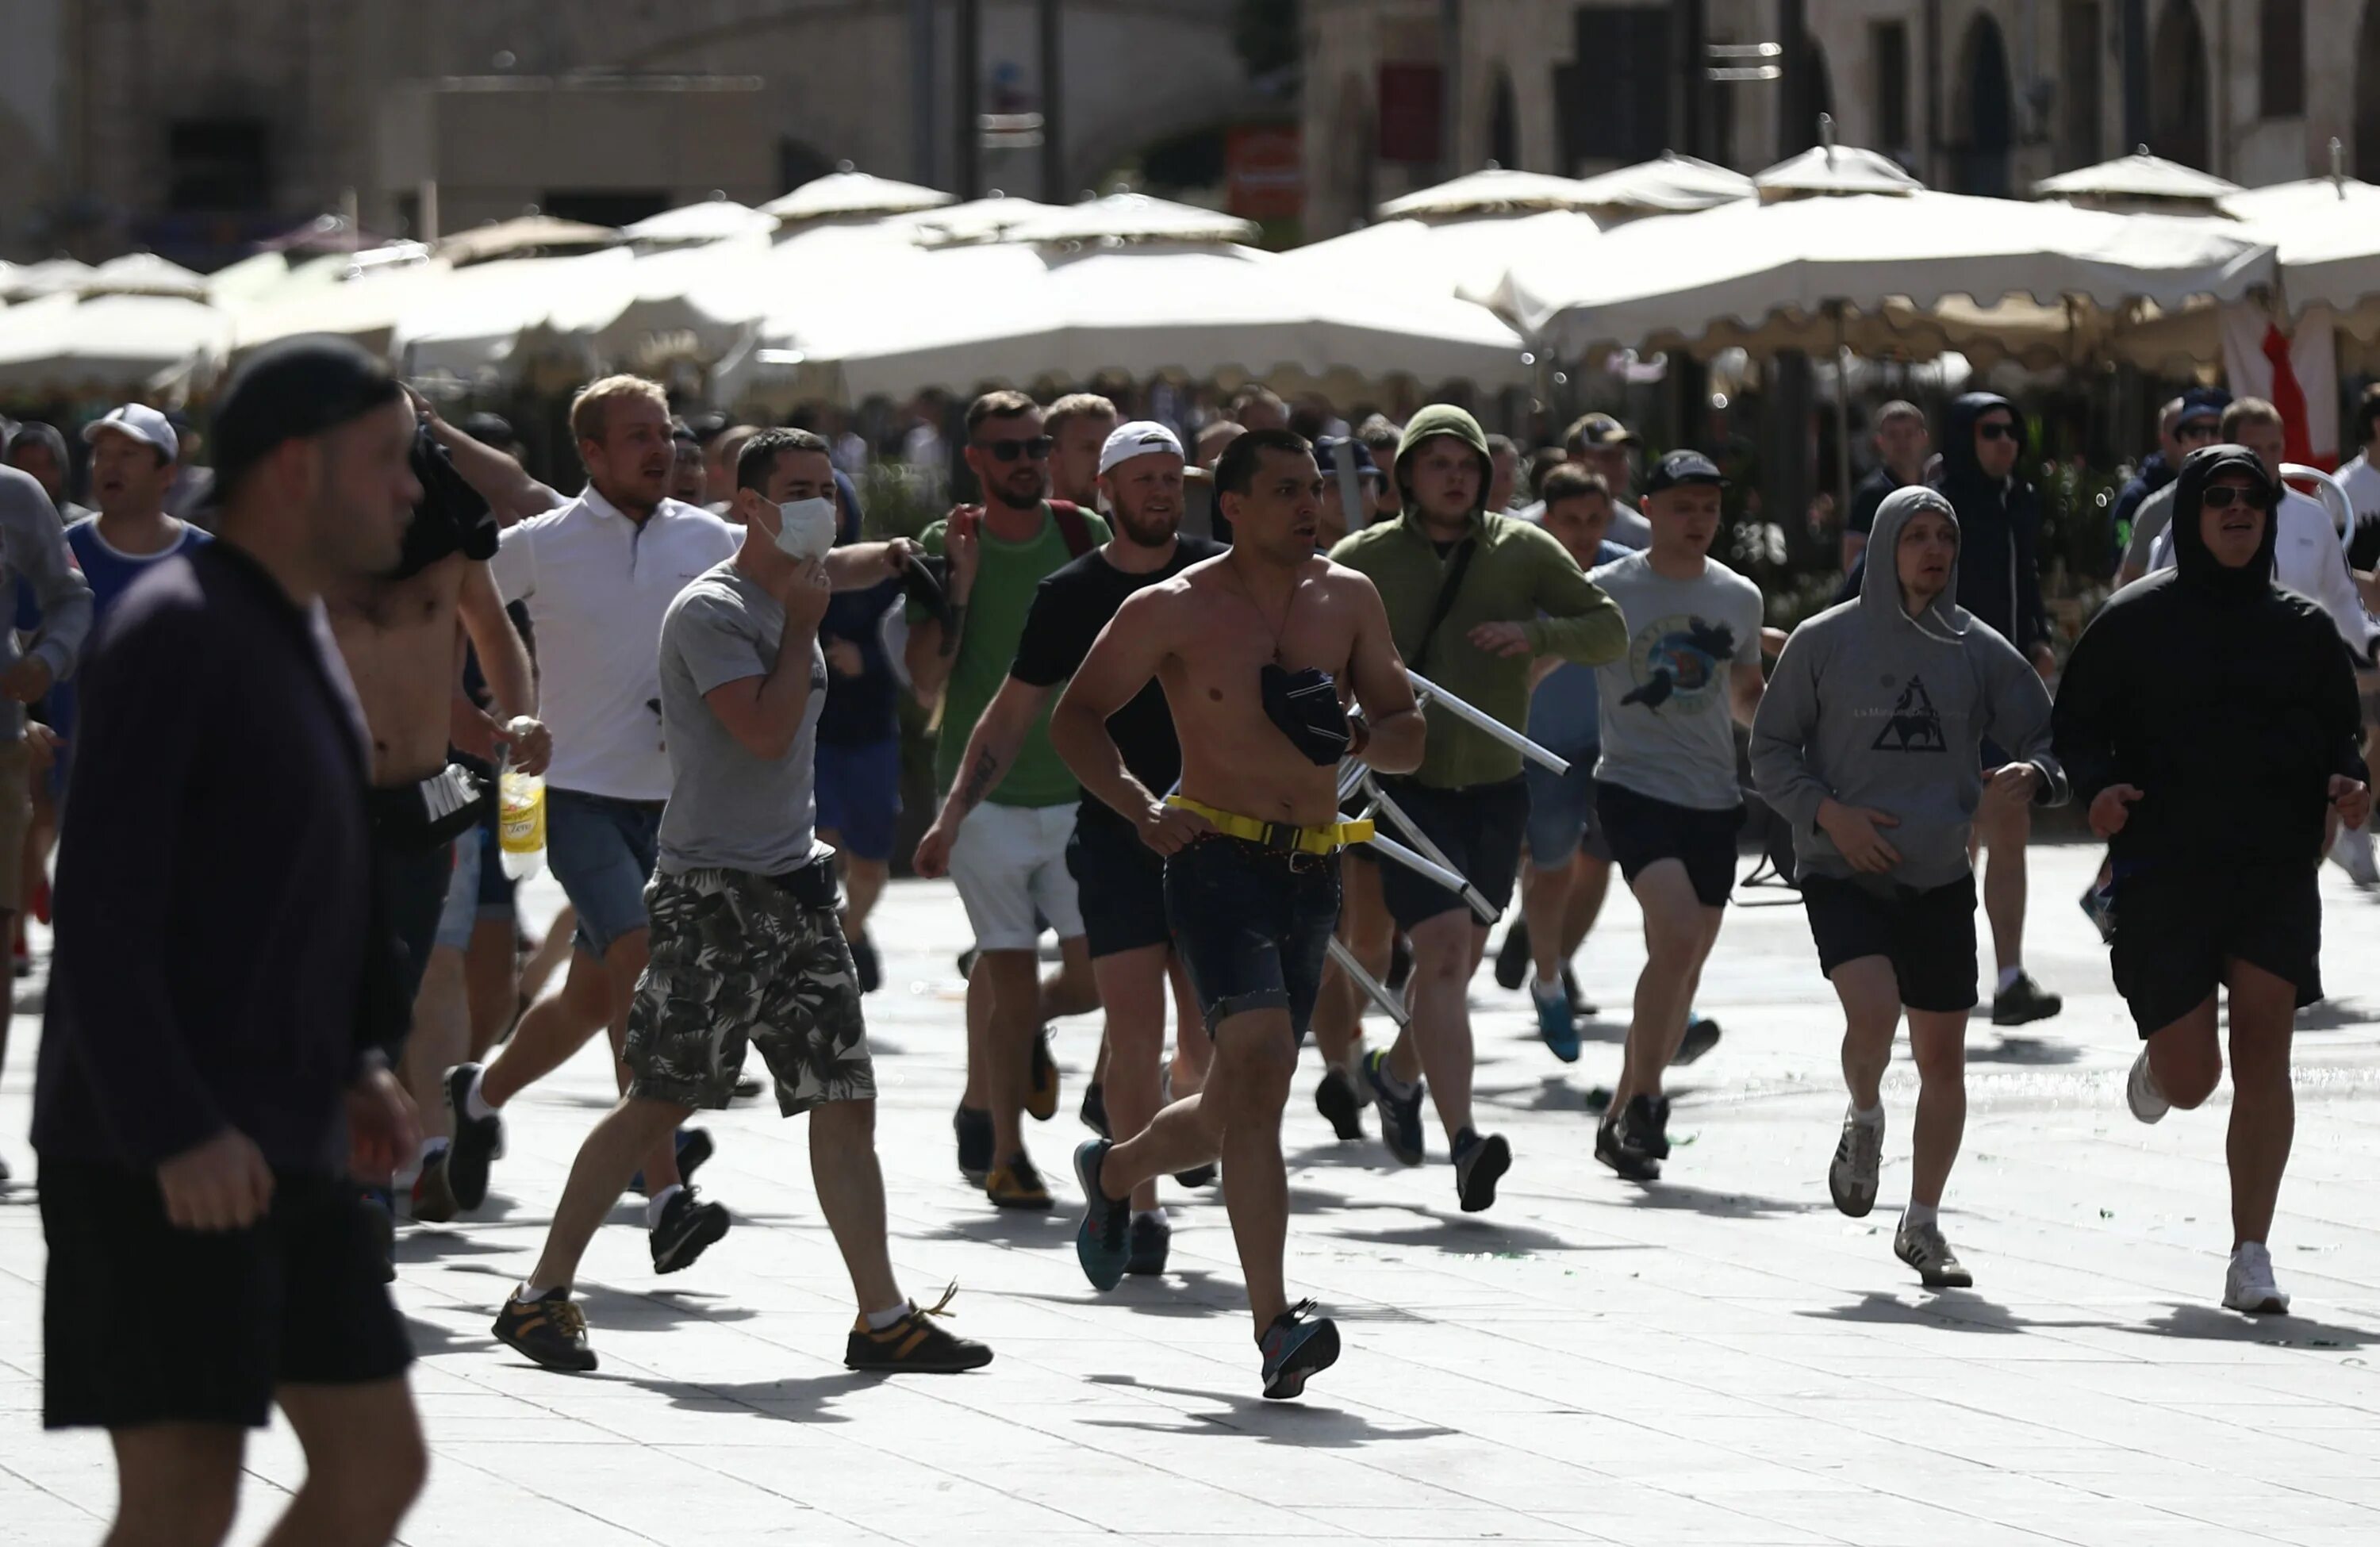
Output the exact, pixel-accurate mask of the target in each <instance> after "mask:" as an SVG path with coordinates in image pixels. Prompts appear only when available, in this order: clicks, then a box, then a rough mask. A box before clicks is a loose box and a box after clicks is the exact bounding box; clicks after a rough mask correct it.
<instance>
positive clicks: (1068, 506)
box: [1050, 500, 1099, 558]
mask: <svg viewBox="0 0 2380 1547" xmlns="http://www.w3.org/2000/svg"><path fill="white" fill-rule="evenodd" d="M1050 519H1051V520H1053V521H1055V522H1057V523H1058V535H1059V536H1061V537H1062V538H1064V539H1065V540H1066V552H1067V553H1069V554H1073V555H1074V556H1075V557H1076V558H1081V557H1082V556H1083V555H1084V554H1087V553H1089V552H1090V551H1091V550H1092V549H1094V548H1096V547H1098V546H1099V540H1098V539H1097V538H1095V537H1093V536H1092V535H1091V524H1090V523H1089V522H1088V521H1086V520H1084V519H1083V507H1082V506H1078V505H1076V504H1075V502H1074V501H1072V500H1051V501H1050Z"/></svg>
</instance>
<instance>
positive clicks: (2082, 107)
mask: <svg viewBox="0 0 2380 1547" xmlns="http://www.w3.org/2000/svg"><path fill="white" fill-rule="evenodd" d="M2102 57H2103V56H2102V55H2101V53H2100V50H2099V4H2098V0H2070V3H2069V4H2068V5H2067V6H2064V7H2063V8H2062V9H2061V10H2060V11H2059V13H2058V98H2059V109H2060V110H2059V113H2058V164H2059V165H2060V166H2063V167H2075V166H2088V165H2090V164H2093V163H2094V162H2096V161H2097V160H2098V159H2099V114H2100V111H2101V105H2100V97H2099V72H2100V69H2101V63H2100V61H2101V59H2102Z"/></svg>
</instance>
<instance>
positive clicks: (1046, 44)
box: [1040, 0, 1073, 204]
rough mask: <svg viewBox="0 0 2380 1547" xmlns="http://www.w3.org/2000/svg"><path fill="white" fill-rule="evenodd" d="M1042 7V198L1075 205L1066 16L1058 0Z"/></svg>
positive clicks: (1047, 0) (1044, 0) (1043, 2)
mask: <svg viewBox="0 0 2380 1547" xmlns="http://www.w3.org/2000/svg"><path fill="white" fill-rule="evenodd" d="M1040 3H1041V18H1040V21H1041V198H1042V201H1043V202H1045V203H1050V204H1065V203H1071V202H1072V201H1073V192H1072V190H1071V189H1068V188H1067V187H1066V116H1065V100H1066V67H1065V60H1064V58H1063V57H1062V55H1063V53H1064V36H1063V25H1062V24H1063V22H1064V19H1065V18H1064V13H1063V12H1062V10H1061V9H1060V7H1059V3H1058V0H1040Z"/></svg>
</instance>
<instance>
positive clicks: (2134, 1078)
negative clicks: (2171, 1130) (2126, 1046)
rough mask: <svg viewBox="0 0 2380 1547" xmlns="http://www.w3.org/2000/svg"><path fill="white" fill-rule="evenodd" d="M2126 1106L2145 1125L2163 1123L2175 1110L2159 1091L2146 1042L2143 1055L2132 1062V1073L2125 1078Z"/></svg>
mask: <svg viewBox="0 0 2380 1547" xmlns="http://www.w3.org/2000/svg"><path fill="white" fill-rule="evenodd" d="M2124 1104H2125V1105H2126V1106H2129V1107H2131V1109H2132V1115H2133V1116H2135V1117H2137V1118H2139V1119H2140V1120H2141V1121H2142V1122H2143V1123H2155V1122H2161V1121H2163V1120H2164V1117H2165V1115H2166V1114H2167V1113H2168V1112H2171V1111H2172V1110H2173V1103H2172V1102H2169V1101H2168V1100H2166V1099H2165V1092H2164V1091H2162V1090H2158V1089H2157V1083H2156V1071H2155V1069H2152V1068H2150V1067H2149V1050H2148V1044H2147V1043H2145V1042H2143V1043H2142V1044H2141V1055H2140V1056H2139V1057H2138V1058H2135V1059H2133V1060H2132V1072H2131V1074H2129V1075H2126V1076H2125V1077H2124Z"/></svg>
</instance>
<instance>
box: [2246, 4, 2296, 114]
mask: <svg viewBox="0 0 2380 1547" xmlns="http://www.w3.org/2000/svg"><path fill="white" fill-rule="evenodd" d="M2260 9H2261V10H2262V12H2263V15H2262V17H2261V18H2260V25H2259V27H2258V33H2259V35H2260V37H2261V39H2262V42H2263V47H2262V51H2261V52H2260V53H2259V54H2258V55H2257V60H2256V85H2257V92H2256V104H2257V110H2258V112H2259V113H2261V114H2262V115H2263V116H2265V117H2267V118H2298V117H2302V116H2305V96H2306V85H2305V77H2306V66H2305V55H2306V32H2305V0H2264V4H2263V5H2262V6H2261V7H2260Z"/></svg>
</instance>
